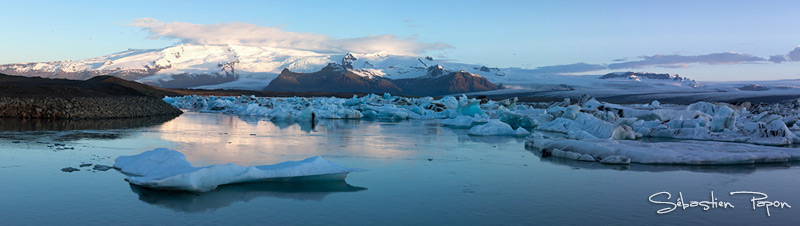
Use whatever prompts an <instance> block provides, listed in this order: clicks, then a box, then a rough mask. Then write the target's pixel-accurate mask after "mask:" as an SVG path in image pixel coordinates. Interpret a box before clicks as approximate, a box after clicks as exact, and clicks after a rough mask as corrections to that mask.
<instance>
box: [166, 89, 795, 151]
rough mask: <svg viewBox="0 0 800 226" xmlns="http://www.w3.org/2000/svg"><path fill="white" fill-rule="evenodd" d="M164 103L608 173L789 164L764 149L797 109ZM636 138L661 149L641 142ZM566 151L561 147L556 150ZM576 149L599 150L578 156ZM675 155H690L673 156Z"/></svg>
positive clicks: (246, 99) (455, 102)
mask: <svg viewBox="0 0 800 226" xmlns="http://www.w3.org/2000/svg"><path fill="white" fill-rule="evenodd" d="M164 100H165V101H166V102H168V103H171V104H172V105H174V106H176V107H178V108H182V109H188V110H195V111H200V112H220V113H226V114H236V115H241V116H259V117H262V118H263V119H265V120H271V121H314V120H320V119H364V118H372V119H386V120H409V119H427V120H439V122H440V125H442V126H446V127H451V128H454V129H464V130H467V131H468V132H467V134H469V135H471V136H518V137H525V136H527V137H528V140H529V141H528V143H531V144H533V143H539V144H548V145H551V146H552V145H554V146H553V147H551V146H548V145H544V146H541V147H539V145H529V146H530V147H532V148H536V147H539V148H544V149H543V150H542V149H537V150H540V151H547V152H548V153H547V155H552V156H556V157H564V158H571V159H576V160H582V161H600V162H603V163H614V164H625V163H628V162H638V163H670V164H733V163H758V162H776V161H777V162H780V161H794V160H795V157H794V154H792V153H793V152H795V151H797V149H795V148H778V147H770V146H787V145H795V144H800V138H799V137H798V134H800V123H798V118H800V116H798V109H800V100H796V101H791V102H786V103H781V104H772V105H752V104H750V103H740V104H735V105H734V104H727V103H707V102H697V103H694V104H691V105H688V106H687V105H674V104H662V103H660V102H658V101H653V102H652V103H648V104H628V105H620V104H613V103H605V102H601V101H598V100H596V99H594V98H592V97H590V96H586V95H585V96H583V97H581V98H580V99H579V100H577V101H572V100H570V99H565V100H564V101H561V102H554V103H520V102H518V101H517V99H506V100H501V101H494V100H487V99H474V98H468V97H466V96H464V95H462V96H460V97H453V96H445V97H443V98H440V99H435V98H432V97H423V98H408V97H398V96H391V95H374V94H370V95H366V96H362V97H358V96H354V97H352V98H334V97H329V98H326V97H315V98H301V97H292V98H264V97H254V96H240V97H204V96H183V97H166V98H164ZM531 132H533V133H534V134H535V135H531ZM539 132H543V133H546V134H547V135H542V134H541V133H539ZM643 138H648V139H650V140H652V139H662V140H668V141H669V142H652V141H648V142H645V141H642V139H643ZM687 141H692V142H687ZM566 143H569V144H570V145H569V147H562V146H559V145H557V144H566ZM590 144H602V145H599V146H598V145H594V146H592V145H590ZM585 145H589V146H591V147H595V146H597V147H603V148H598V149H593V150H592V151H588V149H584V148H579V147H582V146H585ZM587 147H588V146H587ZM681 148H683V149H686V150H691V151H688V152H685V151H678V150H674V149H681ZM550 152H552V153H550ZM601 152H602V153H601ZM664 155H670V156H671V157H663V156H664ZM609 156H614V157H613V158H609ZM659 156H662V157H659ZM654 158H655V159H658V160H652V159H654Z"/></svg>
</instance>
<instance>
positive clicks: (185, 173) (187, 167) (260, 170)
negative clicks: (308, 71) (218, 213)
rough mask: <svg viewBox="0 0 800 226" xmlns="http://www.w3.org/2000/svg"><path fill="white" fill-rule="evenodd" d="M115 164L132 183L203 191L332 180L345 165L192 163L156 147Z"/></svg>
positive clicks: (312, 161)
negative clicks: (264, 183)
mask: <svg viewBox="0 0 800 226" xmlns="http://www.w3.org/2000/svg"><path fill="white" fill-rule="evenodd" d="M114 168H117V169H119V170H120V171H122V172H123V173H125V174H127V175H129V177H128V178H126V179H125V180H127V181H128V182H129V183H131V184H135V185H139V186H143V187H149V188H155V189H165V190H184V191H192V192H206V191H211V190H214V189H215V188H217V186H219V185H224V184H233V183H245V182H256V181H275V180H280V181H286V180H289V181H291V180H302V181H308V180H313V181H331V180H344V179H345V177H347V174H348V173H350V172H358V171H363V170H362V169H355V168H346V167H342V166H339V165H337V164H335V163H332V162H330V161H328V160H325V159H324V158H322V157H320V156H316V157H311V158H307V159H304V160H300V161H287V162H282V163H278V164H274V165H260V166H239V165H236V164H233V163H228V164H219V165H211V166H205V167H193V166H192V165H191V164H190V163H189V162H188V161H187V160H186V156H184V155H183V153H180V152H178V151H175V150H170V149H166V148H157V149H153V150H150V151H146V152H143V153H141V154H138V155H132V156H120V157H117V159H116V160H115V163H114Z"/></svg>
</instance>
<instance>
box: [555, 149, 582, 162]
mask: <svg viewBox="0 0 800 226" xmlns="http://www.w3.org/2000/svg"><path fill="white" fill-rule="evenodd" d="M550 154H551V155H553V156H555V157H561V158H567V159H574V160H578V159H580V158H581V156H582V155H581V153H575V152H571V151H563V150H561V149H553V150H551V151H550Z"/></svg>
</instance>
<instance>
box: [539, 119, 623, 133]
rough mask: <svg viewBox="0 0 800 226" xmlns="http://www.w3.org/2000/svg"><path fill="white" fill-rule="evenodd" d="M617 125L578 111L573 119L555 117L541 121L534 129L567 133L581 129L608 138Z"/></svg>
mask: <svg viewBox="0 0 800 226" xmlns="http://www.w3.org/2000/svg"><path fill="white" fill-rule="evenodd" d="M616 128H617V127H616V126H614V125H613V124H611V123H608V122H606V121H603V120H601V119H598V118H595V117H594V116H592V115H590V114H586V113H578V116H577V117H576V118H575V120H570V119H567V118H557V119H555V120H553V121H551V122H547V123H543V124H542V125H540V126H539V127H536V129H539V130H543V131H550V132H559V133H565V134H569V133H570V131H573V130H583V131H586V132H588V133H589V134H591V135H592V136H595V137H598V138H610V137H611V135H612V134H613V133H614V129H616Z"/></svg>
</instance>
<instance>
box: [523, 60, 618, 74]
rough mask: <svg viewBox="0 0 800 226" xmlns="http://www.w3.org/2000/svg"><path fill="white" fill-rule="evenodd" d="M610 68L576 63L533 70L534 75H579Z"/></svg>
mask: <svg viewBox="0 0 800 226" xmlns="http://www.w3.org/2000/svg"><path fill="white" fill-rule="evenodd" d="M607 68H608V67H607V66H606V65H602V64H587V63H583V62H581V63H574V64H561V65H553V66H543V67H537V68H535V69H533V73H534V74H562V73H579V72H587V71H598V70H604V69H607Z"/></svg>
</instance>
